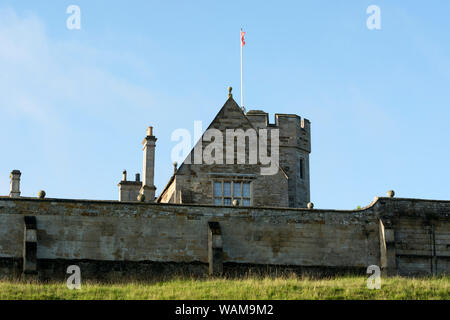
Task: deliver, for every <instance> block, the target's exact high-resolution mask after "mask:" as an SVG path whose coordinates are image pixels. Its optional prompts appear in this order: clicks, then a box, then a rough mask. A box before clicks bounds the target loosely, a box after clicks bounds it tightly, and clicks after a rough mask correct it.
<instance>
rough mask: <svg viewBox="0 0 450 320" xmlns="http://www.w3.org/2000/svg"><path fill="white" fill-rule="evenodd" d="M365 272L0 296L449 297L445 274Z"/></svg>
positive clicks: (3, 294) (8, 286) (41, 288)
mask: <svg viewBox="0 0 450 320" xmlns="http://www.w3.org/2000/svg"><path fill="white" fill-rule="evenodd" d="M366 281H367V278H366V277H361V276H344V277H338V278H329V279H311V278H298V277H295V276H291V277H283V278H247V279H241V280H237V279H231V280H227V279H219V278H216V279H214V278H211V279H203V280H198V279H190V278H179V279H172V280H168V281H161V282H155V283H137V282H134V283H133V282H131V283H111V284H106V283H103V284H101V283H92V282H88V283H82V288H81V290H69V289H68V288H67V286H66V284H65V283H64V282H59V283H45V284H42V283H22V282H15V281H0V299H2V300H7V299H27V300H34V299H52V300H53V299H88V300H91V299H96V300H115V299H138V300H141V299H146V300H148V299H188V300H190V299H200V300H202V299H212V300H215V299H232V300H235V299H236V300H237V299H244V300H247V299H256V300H259V299H280V300H285V299H446V300H448V299H450V277H434V278H401V277H393V278H386V279H382V282H381V289H379V290H369V289H368V288H367V286H366Z"/></svg>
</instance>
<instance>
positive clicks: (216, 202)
mask: <svg viewBox="0 0 450 320" xmlns="http://www.w3.org/2000/svg"><path fill="white" fill-rule="evenodd" d="M214 204H215V205H216V206H221V205H222V198H214Z"/></svg>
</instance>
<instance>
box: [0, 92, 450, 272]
mask: <svg viewBox="0 0 450 320" xmlns="http://www.w3.org/2000/svg"><path fill="white" fill-rule="evenodd" d="M208 129H212V131H209V132H213V133H214V132H215V133H217V134H219V133H220V134H221V135H227V129H234V130H235V132H236V130H241V131H242V132H244V133H245V134H246V136H245V137H244V138H242V137H241V138H242V140H241V143H240V144H239V143H238V145H237V146H236V148H235V145H234V142H233V144H232V147H229V145H228V144H227V146H225V144H224V141H216V139H217V138H214V141H215V142H216V144H215V148H214V151H213V152H211V154H214V156H215V157H217V158H216V159H219V158H220V157H219V156H222V155H223V156H224V157H225V158H227V161H228V160H232V161H230V162H229V163H228V162H226V164H223V163H220V162H219V163H217V162H210V163H209V164H205V163H198V162H197V161H195V160H194V161H193V159H195V158H196V155H198V154H202V155H204V154H208V153H209V152H210V151H211V148H210V145H205V144H203V143H202V142H204V141H207V142H208V141H209V142H211V141H212V139H211V137H210V136H209V134H208V130H206V132H205V134H204V135H203V136H202V138H201V139H200V141H199V142H197V144H196V145H195V146H194V148H193V149H192V151H191V153H190V154H189V155H188V156H187V157H186V160H184V162H183V163H181V165H180V166H178V165H176V164H175V165H174V172H173V175H172V176H171V177H170V179H169V181H168V183H167V185H166V186H165V187H164V189H163V190H162V191H161V192H160V194H159V196H158V197H155V192H156V188H155V185H154V169H155V168H154V166H155V147H156V141H157V139H156V137H155V136H154V133H153V128H151V127H150V128H148V130H147V135H146V137H145V139H144V141H143V153H144V157H143V172H142V181H140V180H141V177H140V174H137V175H136V179H135V181H128V180H127V174H126V172H124V173H123V177H122V181H120V183H119V201H97V200H74V199H55V198H48V197H46V195H45V192H43V191H41V192H39V193H38V197H23V196H22V195H21V192H20V178H21V172H20V171H18V170H14V171H12V172H11V175H10V178H11V190H10V194H9V196H0V277H2V276H6V277H28V276H30V277H38V278H40V279H57V278H64V277H67V276H68V275H67V273H66V270H67V268H68V267H69V266H71V265H77V266H79V267H80V269H81V273H82V277H83V278H93V279H117V278H118V277H119V278H123V277H132V278H134V279H136V278H151V277H154V276H157V275H168V274H172V273H177V274H179V273H180V272H183V273H187V274H191V275H192V274H199V275H203V274H216V275H217V274H242V273H248V272H253V271H258V272H262V273H270V272H279V271H280V270H286V271H288V272H295V273H304V272H307V273H309V272H313V273H318V274H327V275H328V274H336V273H343V272H356V273H360V274H365V273H366V270H367V268H368V267H369V266H371V265H376V266H379V268H380V269H381V271H382V272H383V274H387V275H394V274H400V275H431V274H443V273H449V272H450V201H445V200H424V199H408V198H395V197H394V192H393V191H391V192H389V193H388V197H376V198H375V199H374V201H373V202H372V203H371V204H370V205H368V206H367V207H365V208H362V209H360V210H330V209H328V210H324V209H320V210H318V209H314V208H313V205H312V203H311V202H310V175H309V168H310V166H309V154H310V152H311V131H310V122H309V121H308V120H306V119H301V118H300V117H299V116H297V115H290V114H276V115H275V123H273V124H271V123H269V119H268V115H267V113H264V112H263V111H256V110H253V111H248V112H246V113H245V112H244V111H243V110H242V109H241V108H240V107H239V106H238V105H237V104H236V102H235V101H234V100H233V97H232V95H231V90H230V93H229V97H228V100H227V101H226V102H225V104H224V106H223V107H222V108H221V109H220V111H219V113H218V114H217V116H216V117H215V119H214V120H213V121H212V123H211V124H210V126H209V127H208ZM250 129H253V130H254V131H255V132H258V135H259V136H257V138H259V140H258V141H259V142H260V141H264V139H261V135H262V133H264V132H267V141H266V143H267V146H269V145H270V146H271V147H270V149H268V150H267V151H268V154H270V155H271V156H273V155H274V154H275V153H276V152H278V153H279V161H278V159H277V161H275V162H274V163H271V164H270V166H272V165H274V166H276V169H277V170H275V171H274V174H269V175H263V174H261V172H262V170H263V169H265V168H267V166H268V165H269V164H267V163H265V162H264V161H261V158H260V159H259V160H257V161H254V163H252V164H250V163H245V162H244V163H243V162H242V161H241V163H239V161H238V160H239V152H238V151H239V146H241V148H242V149H241V152H242V154H244V155H245V158H246V159H250V158H251V156H252V154H251V152H250V151H251V150H253V149H252V148H253V147H255V141H253V142H252V137H251V135H250V132H251V130H250ZM260 129H261V130H263V131H259V130H260ZM249 130H250V131H249ZM264 130H266V131H264ZM277 134H278V137H279V145H278V151H277V150H276V148H274V147H273V146H274V144H273V142H274V141H275V140H276V139H272V137H277ZM231 138H232V140H233V141H234V139H235V137H234V136H232V137H231ZM253 138H254V137H253ZM236 139H237V140H239V137H237V138H236ZM246 141H248V143H242V142H246ZM242 145H244V147H242ZM258 146H259V147H258V151H259V152H260V151H261V145H260V144H258ZM220 154H222V155H220ZM253 160H255V159H253Z"/></svg>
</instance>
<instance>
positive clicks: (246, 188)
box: [243, 182, 250, 198]
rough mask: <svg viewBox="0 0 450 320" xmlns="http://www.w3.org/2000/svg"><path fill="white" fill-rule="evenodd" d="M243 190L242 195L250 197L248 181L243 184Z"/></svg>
mask: <svg viewBox="0 0 450 320" xmlns="http://www.w3.org/2000/svg"><path fill="white" fill-rule="evenodd" d="M243 190H244V192H243V193H244V195H243V196H244V197H247V198H250V183H249V182H245V183H244V186H243Z"/></svg>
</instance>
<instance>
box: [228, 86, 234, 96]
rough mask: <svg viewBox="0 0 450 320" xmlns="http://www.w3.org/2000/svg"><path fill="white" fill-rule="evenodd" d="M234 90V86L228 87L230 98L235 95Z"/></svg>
mask: <svg viewBox="0 0 450 320" xmlns="http://www.w3.org/2000/svg"><path fill="white" fill-rule="evenodd" d="M232 90H233V88H232V87H228V98H231V97H233V94H232V93H231V91H232Z"/></svg>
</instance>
